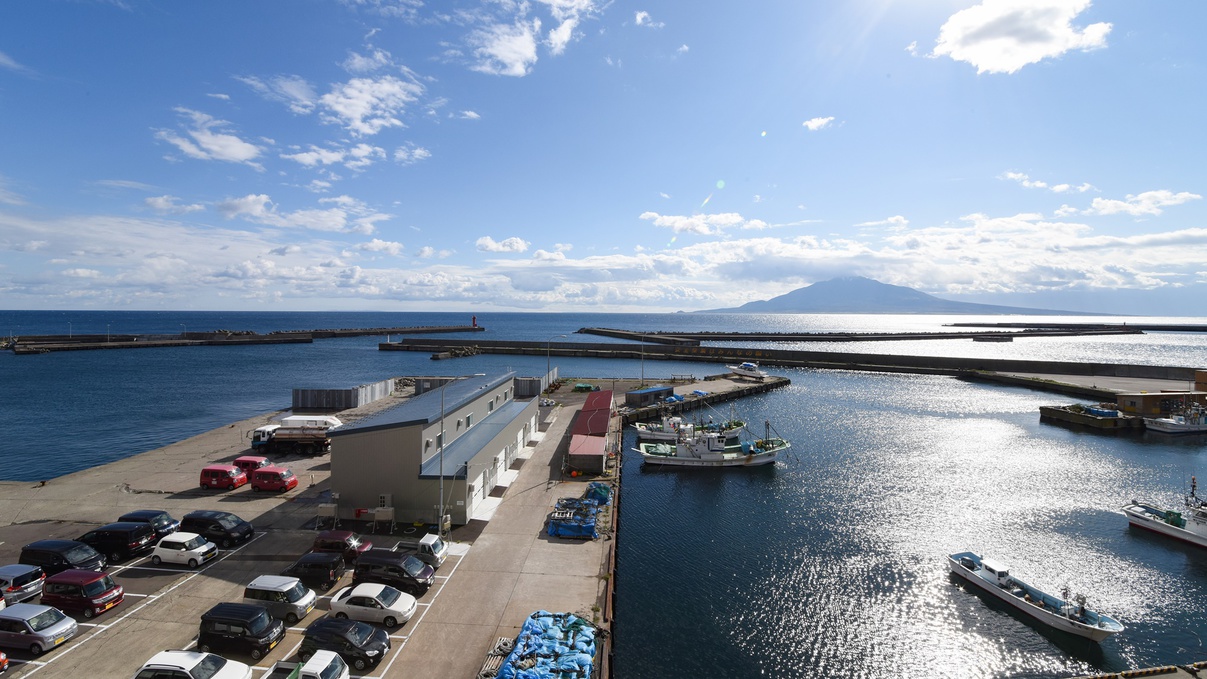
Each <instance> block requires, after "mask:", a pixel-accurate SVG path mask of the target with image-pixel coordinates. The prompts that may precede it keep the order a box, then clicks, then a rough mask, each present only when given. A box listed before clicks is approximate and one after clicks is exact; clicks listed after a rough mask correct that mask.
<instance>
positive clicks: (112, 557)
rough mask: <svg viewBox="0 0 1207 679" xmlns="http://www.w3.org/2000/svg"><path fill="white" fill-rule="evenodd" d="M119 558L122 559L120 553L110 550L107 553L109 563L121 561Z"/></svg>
mask: <svg viewBox="0 0 1207 679" xmlns="http://www.w3.org/2000/svg"><path fill="white" fill-rule="evenodd" d="M121 560H122V555H121V554H118V553H117V552H112V553H110V554H109V563H117V562H118V561H121Z"/></svg>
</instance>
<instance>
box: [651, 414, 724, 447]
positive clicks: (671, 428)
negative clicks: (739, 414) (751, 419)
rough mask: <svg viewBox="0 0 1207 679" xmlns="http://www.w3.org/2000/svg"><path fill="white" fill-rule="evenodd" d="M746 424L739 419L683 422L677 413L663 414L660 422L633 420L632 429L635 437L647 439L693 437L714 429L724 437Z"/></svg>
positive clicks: (673, 439) (669, 439) (663, 439)
mask: <svg viewBox="0 0 1207 679" xmlns="http://www.w3.org/2000/svg"><path fill="white" fill-rule="evenodd" d="M745 426H746V422H744V421H742V420H739V419H731V420H725V421H724V422H713V421H712V420H709V421H708V422H696V423H688V422H684V421H683V418H682V417H679V416H677V415H671V416H663V417H662V420H661V421H660V422H634V423H633V429H636V430H637V438H639V439H644V440H647V441H678V440H679V439H680V438H683V437H687V438H690V437H693V436H695V434H696V432H697V431H714V432H718V433H720V434H723V435H724V436H725V437H726V438H730V439H732V438H735V437H736V436H737V435H738V434H739V433H740V432H741V431H742V428H744V427H745Z"/></svg>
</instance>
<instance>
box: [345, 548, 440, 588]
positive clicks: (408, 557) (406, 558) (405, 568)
mask: <svg viewBox="0 0 1207 679" xmlns="http://www.w3.org/2000/svg"><path fill="white" fill-rule="evenodd" d="M435 580H436V571H435V570H434V569H433V568H432V567H431V566H429V565H427V564H425V563H423V562H422V561H420V560H419V557H417V556H415V555H414V554H411V553H410V552H395V551H394V550H392V549H370V550H369V551H367V552H365V553H363V554H361V555H360V557H359V558H358V559H357V560H356V570H354V571H352V584H353V586H355V585H359V584H360V583H362V582H376V583H380V584H382V585H389V586H391V587H394V588H395V589H400V590H402V591H404V592H407V593H408V594H411V595H414V596H423V595H424V593H426V592H427V590H428V588H429V587H431V586H432V583H433V582H434V581H435Z"/></svg>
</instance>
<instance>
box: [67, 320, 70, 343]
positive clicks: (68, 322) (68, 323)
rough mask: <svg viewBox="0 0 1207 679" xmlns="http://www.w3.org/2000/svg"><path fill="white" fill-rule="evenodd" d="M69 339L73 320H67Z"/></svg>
mask: <svg viewBox="0 0 1207 679" xmlns="http://www.w3.org/2000/svg"><path fill="white" fill-rule="evenodd" d="M67 339H71V321H67Z"/></svg>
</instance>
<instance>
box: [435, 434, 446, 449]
mask: <svg viewBox="0 0 1207 679" xmlns="http://www.w3.org/2000/svg"><path fill="white" fill-rule="evenodd" d="M436 447H437V448H443V447H444V432H440V433H439V434H436Z"/></svg>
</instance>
